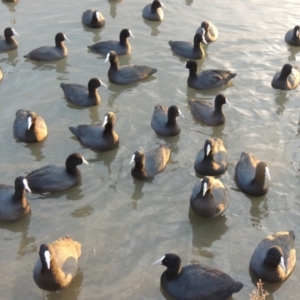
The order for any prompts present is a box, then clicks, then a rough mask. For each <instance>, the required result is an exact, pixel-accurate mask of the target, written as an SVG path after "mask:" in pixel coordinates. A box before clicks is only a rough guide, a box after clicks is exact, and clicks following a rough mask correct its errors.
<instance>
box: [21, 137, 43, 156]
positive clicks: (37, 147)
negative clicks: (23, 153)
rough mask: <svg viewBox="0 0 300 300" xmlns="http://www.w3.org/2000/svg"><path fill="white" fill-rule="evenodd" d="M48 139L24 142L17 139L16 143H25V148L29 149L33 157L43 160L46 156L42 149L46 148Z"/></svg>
mask: <svg viewBox="0 0 300 300" xmlns="http://www.w3.org/2000/svg"><path fill="white" fill-rule="evenodd" d="M46 139H47V138H46ZM46 139H45V140H43V141H41V142H38V143H23V142H20V141H18V140H16V143H20V144H22V145H23V147H24V148H27V149H29V151H30V154H31V155H32V156H33V157H35V160H36V161H41V160H43V159H45V158H46V157H45V155H44V154H43V151H42V148H44V147H45V146H46V144H45V141H46Z"/></svg>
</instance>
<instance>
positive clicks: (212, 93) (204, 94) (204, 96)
mask: <svg viewBox="0 0 300 300" xmlns="http://www.w3.org/2000/svg"><path fill="white" fill-rule="evenodd" d="M231 85H232V83H230V82H229V83H228V84H227V85H224V86H222V87H219V88H214V89H207V90H195V89H193V88H190V87H189V86H188V85H187V88H186V95H187V97H188V99H190V98H197V99H201V100H209V99H211V100H213V99H215V98H216V95H218V94H225V96H226V93H224V91H225V90H226V89H227V88H228V87H230V86H231ZM199 93H201V96H200V97H199V96H197V95H199ZM228 101H229V103H230V99H228Z"/></svg>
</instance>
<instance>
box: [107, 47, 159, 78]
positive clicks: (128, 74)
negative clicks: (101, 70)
mask: <svg viewBox="0 0 300 300" xmlns="http://www.w3.org/2000/svg"><path fill="white" fill-rule="evenodd" d="M108 60H109V62H110V68H109V70H108V78H109V80H110V81H111V82H112V83H115V84H130V83H135V82H138V81H141V80H143V79H146V78H148V77H149V76H151V75H152V74H154V73H156V72H157V69H154V68H150V67H147V66H137V65H127V66H119V59H118V55H117V54H116V52H115V51H110V52H109V53H108V54H107V57H106V59H105V62H107V61H108Z"/></svg>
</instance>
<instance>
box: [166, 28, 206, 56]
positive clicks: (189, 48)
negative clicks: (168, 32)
mask: <svg viewBox="0 0 300 300" xmlns="http://www.w3.org/2000/svg"><path fill="white" fill-rule="evenodd" d="M202 43H205V44H206V41H205V39H204V37H203V36H202V35H201V34H199V33H196V34H195V36H194V42H193V43H190V42H182V41H169V45H170V47H171V49H172V51H173V52H174V53H176V54H177V55H180V56H183V57H185V58H189V59H200V58H202V57H204V56H205V52H204V50H203V48H202Z"/></svg>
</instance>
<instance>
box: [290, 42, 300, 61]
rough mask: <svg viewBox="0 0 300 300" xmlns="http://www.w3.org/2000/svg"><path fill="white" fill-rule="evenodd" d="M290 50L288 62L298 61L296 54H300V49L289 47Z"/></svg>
mask: <svg viewBox="0 0 300 300" xmlns="http://www.w3.org/2000/svg"><path fill="white" fill-rule="evenodd" d="M288 50H289V52H290V55H289V56H288V60H289V61H291V62H295V61H297V58H296V54H298V53H299V52H300V47H294V46H290V45H288Z"/></svg>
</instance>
